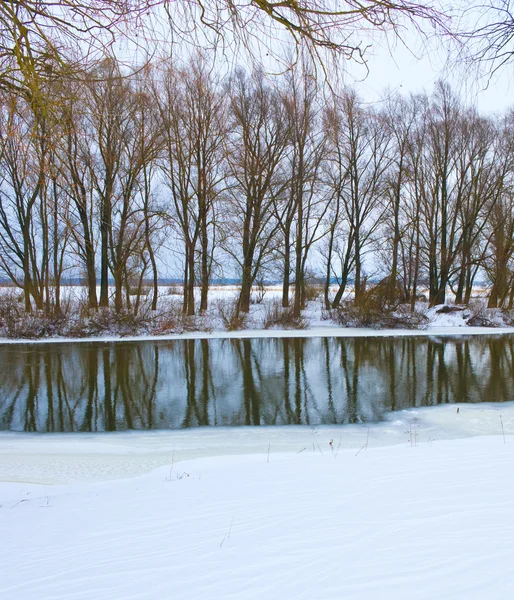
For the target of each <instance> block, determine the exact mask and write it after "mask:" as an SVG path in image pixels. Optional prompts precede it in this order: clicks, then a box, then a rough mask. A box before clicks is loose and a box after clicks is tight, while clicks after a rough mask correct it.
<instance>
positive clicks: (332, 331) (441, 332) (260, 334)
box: [0, 315, 514, 344]
mask: <svg viewBox="0 0 514 600" xmlns="http://www.w3.org/2000/svg"><path fill="white" fill-rule="evenodd" d="M447 316H448V315H444V317H447ZM445 320H446V319H445ZM512 333H514V327H495V328H491V327H469V326H466V325H465V324H458V325H453V326H436V325H434V326H429V327H428V329H369V328H364V327H336V326H330V325H329V326H323V327H312V328H310V329H244V330H239V331H220V330H215V331H209V332H208V331H190V332H187V333H180V334H169V335H140V336H124V337H121V338H120V337H116V336H99V337H84V338H67V337H54V338H44V339H36V340H32V339H30V340H28V339H7V338H4V339H0V343H2V344H29V343H30V344H51V343H63V342H73V343H77V344H80V343H84V342H89V343H90V342H101V343H111V342H138V341H141V342H147V341H159V340H162V341H167V340H192V339H195V340H203V339H249V338H252V339H254V338H308V337H321V338H324V337H345V338H352V337H406V336H409V337H413V336H438V337H439V336H447V337H452V336H462V335H504V334H512Z"/></svg>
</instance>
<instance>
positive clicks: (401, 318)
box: [330, 303, 429, 329]
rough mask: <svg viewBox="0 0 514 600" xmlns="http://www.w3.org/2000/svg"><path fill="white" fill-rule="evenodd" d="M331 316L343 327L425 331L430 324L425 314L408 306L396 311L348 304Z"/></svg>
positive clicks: (334, 310) (333, 311)
mask: <svg viewBox="0 0 514 600" xmlns="http://www.w3.org/2000/svg"><path fill="white" fill-rule="evenodd" d="M330 315H331V317H332V319H333V320H334V321H336V323H338V324H339V325H341V326H342V327H370V328H373V329H425V328H426V327H427V326H428V322H429V321H428V318H427V316H426V315H425V314H424V313H422V312H418V311H414V312H412V311H411V310H410V308H409V307H408V306H406V305H402V306H398V307H397V308H396V310H379V309H377V308H373V307H370V306H369V305H364V306H363V305H359V306H355V305H353V304H349V303H346V304H343V305H341V307H339V308H337V309H333V310H332V311H331V312H330Z"/></svg>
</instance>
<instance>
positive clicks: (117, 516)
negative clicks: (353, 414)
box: [0, 407, 514, 600]
mask: <svg viewBox="0 0 514 600" xmlns="http://www.w3.org/2000/svg"><path fill="white" fill-rule="evenodd" d="M451 408H452V418H454V419H456V418H457V415H458V414H460V413H456V411H455V409H454V407H451ZM465 408H466V407H463V411H464V414H465ZM505 408H506V409H507V408H509V407H505ZM435 410H436V411H437V410H438V409H435ZM498 415H499V413H497V414H496V415H495V416H496V417H498ZM449 417H450V414H449V413H448V414H446V415H445V420H448V418H449ZM472 419H480V417H479V414H478V413H476V414H475V415H474V416H473V417H471V419H470V422H471V421H472ZM504 425H505V424H504ZM511 426H512V424H511V423H510V422H509V424H508V425H505V431H506V435H505V437H503V436H502V435H501V434H500V435H496V436H489V435H488V436H482V437H475V438H467V439H460V440H440V439H435V440H434V439H432V438H430V439H425V435H424V433H423V434H418V436H416V437H415V438H414V437H411V439H410V440H408V439H407V441H405V440H404V441H403V442H402V443H399V444H397V445H394V446H386V447H373V442H372V441H371V440H372V439H373V438H374V432H373V429H372V431H371V434H370V435H369V437H367V436H366V434H365V432H364V431H363V430H362V429H361V431H360V440H359V444H360V445H359V444H357V443H356V442H357V439H355V440H354V441H355V446H354V447H353V448H348V447H343V445H341V446H339V439H338V438H335V439H333V440H332V439H327V436H326V435H325V433H328V431H327V432H325V431H320V432H317V433H316V432H308V430H306V428H303V430H304V431H303V434H304V436H305V439H304V440H303V441H302V443H301V444H300V445H299V447H298V448H295V450H294V451H289V452H286V453H284V452H278V451H276V450H275V448H274V447H273V446H272V447H271V449H270V450H269V451H268V448H264V449H263V450H261V452H260V453H257V454H240V455H226V454H225V455H216V456H212V455H211V456H204V457H203V458H196V459H192V460H191V459H189V460H183V461H180V460H179V461H177V462H175V461H174V460H173V457H172V456H170V457H169V461H168V464H166V465H163V466H161V467H160V468H158V469H156V470H154V471H152V472H151V473H147V474H144V475H141V474H139V475H135V474H133V475H131V476H130V477H128V474H126V478H125V479H117V480H114V481H104V482H96V483H95V482H86V481H80V480H77V481H75V482H74V483H67V484H59V485H35V484H31V483H28V482H26V483H20V482H18V483H1V484H0V528H1V531H2V544H1V545H0V574H1V576H0V597H2V598H4V597H5V598H17V599H18V600H24V599H29V598H34V597H37V598H39V599H40V600H50V599H54V598H57V597H66V598H67V599H69V600H93V599H94V600H104V599H105V600H118V599H119V600H127V599H136V598H141V599H142V598H145V600H154V599H155V600H160V599H162V598H166V597H173V598H176V599H177V600H185V599H191V600H192V599H193V598H227V599H229V598H238V599H239V600H251V599H255V600H257V599H258V600H260V599H261V598H263V597H266V598H269V599H270V600H274V599H277V600H278V599H280V600H282V599H283V598H298V599H306V600H307V599H308V600H312V599H316V598H320V599H321V598H323V599H329V600H331V599H333V600H339V599H341V598H345V600H351V599H355V600H362V598H366V600H375V599H376V600H393V599H394V600H403V599H409V600H411V599H414V600H433V599H434V598H442V597H444V598H448V599H449V598H454V599H457V598H458V599H462V600H463V599H464V598H465V599H466V600H475V599H476V600H482V599H483V598H484V597H487V598H490V599H491V600H495V599H497V600H504V599H505V598H510V597H511V596H512V595H513V594H514V579H513V578H512V576H511V565H510V556H511V555H512V553H513V552H514V521H513V520H512V518H511V517H512V512H513V510H514V484H513V483H512V478H511V477H510V476H509V473H510V468H511V465H512V461H513V460H514V444H513V442H512V440H513V439H514V438H512V437H511V436H510V435H509V432H510V431H511V429H510V428H511ZM279 431H280V428H279ZM281 431H282V433H284V430H283V429H282V430H281ZM339 431H340V432H341V434H342V435H343V436H344V435H345V431H346V428H339ZM247 435H249V432H247ZM14 437H15V436H14ZM40 439H41V438H40ZM46 439H48V438H46ZM76 439H77V436H73V438H70V440H69V444H70V445H69V447H70V448H71V447H72V444H74V443H75V442H76ZM307 439H308V443H307ZM10 441H14V442H15V439H14V440H13V439H12V438H11V440H10ZM261 441H263V442H264V439H262V440H261ZM297 441H300V439H298V440H297ZM366 441H367V442H368V443H367V445H366ZM330 442H332V443H330ZM344 443H345V444H346V443H347V442H346V441H345V442H344ZM58 444H63V441H62V439H61V440H60V441H59V442H58ZM55 449H56V448H55V446H54V450H55ZM82 449H83V448H82ZM64 450H65V446H64V445H63V446H61V448H60V450H59V452H64ZM104 450H105V448H104ZM46 458H47V459H48V456H47V457H46ZM75 458H77V456H75Z"/></svg>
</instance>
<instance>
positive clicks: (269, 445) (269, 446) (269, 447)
mask: <svg viewBox="0 0 514 600" xmlns="http://www.w3.org/2000/svg"><path fill="white" fill-rule="evenodd" d="M270 449H271V442H270V443H269V444H268V460H267V461H266V462H268V463H269V451H270Z"/></svg>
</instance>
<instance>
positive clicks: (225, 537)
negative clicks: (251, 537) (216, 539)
mask: <svg viewBox="0 0 514 600" xmlns="http://www.w3.org/2000/svg"><path fill="white" fill-rule="evenodd" d="M233 523H234V517H232V521H230V527H229V528H228V532H227V533H226V534H225V536H224V537H223V539H222V540H221V544H220V548H221V547H222V546H223V543H224V541H225V540H229V539H230V534H231V533H232V524H233Z"/></svg>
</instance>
